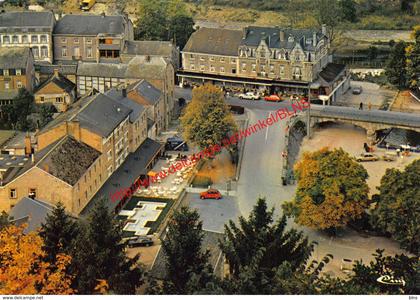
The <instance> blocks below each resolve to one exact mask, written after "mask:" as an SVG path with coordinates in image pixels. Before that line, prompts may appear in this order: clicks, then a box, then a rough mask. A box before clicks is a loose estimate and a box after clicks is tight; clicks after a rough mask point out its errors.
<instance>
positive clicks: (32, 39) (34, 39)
mask: <svg viewBox="0 0 420 300" xmlns="http://www.w3.org/2000/svg"><path fill="white" fill-rule="evenodd" d="M31 43H33V44H36V43H38V36H37V35H32V36H31Z"/></svg>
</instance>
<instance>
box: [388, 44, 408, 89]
mask: <svg viewBox="0 0 420 300" xmlns="http://www.w3.org/2000/svg"><path fill="white" fill-rule="evenodd" d="M405 48H406V44H405V43H404V42H398V43H396V44H395V45H394V47H393V49H392V52H391V55H390V57H389V59H388V62H387V64H386V68H385V74H386V76H387V78H388V81H389V82H390V83H392V84H393V85H395V86H396V87H398V88H399V89H404V88H405V87H407V62H406V57H405Z"/></svg>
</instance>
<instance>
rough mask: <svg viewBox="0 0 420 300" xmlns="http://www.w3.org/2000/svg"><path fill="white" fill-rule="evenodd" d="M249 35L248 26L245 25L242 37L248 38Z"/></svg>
mask: <svg viewBox="0 0 420 300" xmlns="http://www.w3.org/2000/svg"><path fill="white" fill-rule="evenodd" d="M247 35H248V28H247V27H244V28H242V39H243V40H244V39H246V36H247Z"/></svg>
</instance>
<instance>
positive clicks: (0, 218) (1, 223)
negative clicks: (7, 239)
mask: <svg viewBox="0 0 420 300" xmlns="http://www.w3.org/2000/svg"><path fill="white" fill-rule="evenodd" d="M9 224H10V222H9V215H8V214H7V213H6V212H5V211H4V210H3V211H2V212H1V214H0V230H2V229H3V228H5V227H7V226H9Z"/></svg>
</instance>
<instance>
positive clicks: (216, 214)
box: [182, 193, 240, 232]
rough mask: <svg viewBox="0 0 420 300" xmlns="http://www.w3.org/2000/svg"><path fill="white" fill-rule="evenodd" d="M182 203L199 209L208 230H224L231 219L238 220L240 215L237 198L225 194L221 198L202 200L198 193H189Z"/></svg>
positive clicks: (204, 225) (205, 228)
mask: <svg viewBox="0 0 420 300" xmlns="http://www.w3.org/2000/svg"><path fill="white" fill-rule="evenodd" d="M182 205H184V206H189V207H190V208H192V209H197V210H198V213H199V214H200V219H201V220H202V221H203V229H204V230H208V231H216V232H223V227H224V225H225V224H227V223H228V222H229V220H233V221H235V222H236V220H237V219H238V217H239V215H240V214H239V209H238V204H237V202H236V199H235V198H234V197H231V196H224V197H223V198H222V199H220V200H213V199H206V200H201V199H200V195H199V194H198V193H187V194H186V196H185V198H184V199H183V202H182Z"/></svg>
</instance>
